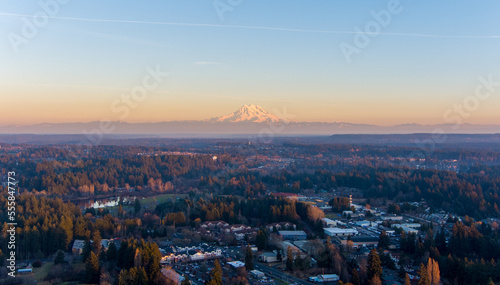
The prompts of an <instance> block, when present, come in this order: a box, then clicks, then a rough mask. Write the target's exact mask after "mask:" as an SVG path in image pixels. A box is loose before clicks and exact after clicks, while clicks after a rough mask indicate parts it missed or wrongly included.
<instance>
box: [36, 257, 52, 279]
mask: <svg viewBox="0 0 500 285" xmlns="http://www.w3.org/2000/svg"><path fill="white" fill-rule="evenodd" d="M53 265H54V262H46V263H44V264H42V267H40V268H33V280H37V283H41V282H42V281H43V279H45V277H47V274H49V270H50V268H51V267H52V266H53Z"/></svg>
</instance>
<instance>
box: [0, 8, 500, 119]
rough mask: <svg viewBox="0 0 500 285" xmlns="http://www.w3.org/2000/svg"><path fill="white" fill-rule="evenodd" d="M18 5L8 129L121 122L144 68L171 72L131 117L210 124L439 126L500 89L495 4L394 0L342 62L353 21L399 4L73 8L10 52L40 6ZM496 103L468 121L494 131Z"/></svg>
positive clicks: (0, 55) (4, 43) (8, 22)
mask: <svg viewBox="0 0 500 285" xmlns="http://www.w3.org/2000/svg"><path fill="white" fill-rule="evenodd" d="M52 1H55V0H52ZM19 2H20V1H11V0H9V1H5V0H0V62H2V64H1V65H0V86H1V88H2V92H1V94H2V101H4V102H5V104H2V107H1V108H2V109H1V110H0V111H1V112H0V113H1V114H0V122H3V123H5V124H11V123H18V124H27V123H33V122H63V121H67V122H76V121H94V120H101V119H112V120H114V119H117V116H116V114H115V113H113V112H112V111H111V108H110V106H111V104H112V102H113V101H114V100H116V99H117V98H120V96H121V94H124V93H125V94H127V92H128V93H130V90H131V89H132V88H134V86H136V85H137V84H140V83H141V80H142V79H143V77H144V76H145V74H146V73H147V72H146V67H148V66H151V67H155V66H160V68H161V70H163V71H166V72H168V73H169V76H168V78H166V79H165V80H164V81H162V82H161V84H159V86H158V87H157V88H155V89H154V90H150V91H149V92H148V94H147V98H146V100H144V101H142V102H140V103H138V104H137V106H134V108H133V109H132V110H131V112H130V115H129V116H127V117H126V118H125V120H126V121H130V122H147V121H169V120H184V119H206V118H210V117H215V116H219V115H221V114H225V113H229V112H232V111H234V110H235V109H237V108H238V107H239V106H241V105H243V104H258V105H261V106H262V107H264V108H265V109H268V110H273V109H277V110H283V109H285V108H286V110H287V112H288V113H292V114H294V115H295V118H294V120H299V121H330V122H331V121H348V122H354V123H377V124H382V125H390V124H399V123H410V122H415V123H443V113H445V112H446V110H447V109H449V108H452V106H453V105H454V104H458V103H461V102H462V101H463V100H464V98H467V96H471V95H473V94H474V90H475V88H476V87H477V85H478V84H479V83H478V77H480V76H483V77H487V76H490V75H491V76H493V78H497V79H498V81H500V72H499V71H500V70H499V66H500V23H499V21H500V20H499V17H498V12H499V11H500V2H498V1H481V2H480V4H481V5H478V4H479V2H478V1H439V2H436V1H404V0H401V1H396V2H399V6H398V7H400V9H402V10H401V12H400V13H398V14H392V15H391V20H390V21H389V23H388V25H387V26H385V27H381V29H380V33H379V34H378V35H375V36H373V37H370V42H369V44H368V45H367V46H366V47H363V48H361V49H360V53H359V54H354V55H353V56H352V57H351V61H350V62H348V61H347V60H346V58H345V56H344V54H343V52H342V50H341V48H340V45H341V43H347V44H350V45H353V44H354V37H355V36H356V34H355V33H354V32H355V27H359V28H360V29H361V30H364V29H365V26H366V25H367V23H370V21H374V17H373V15H372V11H375V12H379V11H381V10H387V9H388V8H387V7H388V5H389V3H395V2H391V1H373V0H371V1H369V0H366V1H317V3H311V1H305V0H303V1H290V0H287V1H284V0H282V1H264V0H252V1H250V0H242V1H240V2H241V3H239V5H236V6H234V7H232V10H231V11H227V12H225V13H224V17H223V19H222V18H221V17H219V14H218V13H217V11H216V9H215V8H214V2H213V1H186V0H178V1H148V2H147V5H146V4H145V3H144V1H95V0H86V1H75V0H73V1H67V2H68V3H66V4H60V5H58V11H57V13H55V14H54V15H53V16H54V17H51V18H49V19H48V22H47V24H46V25H45V26H43V27H40V28H39V29H38V31H37V32H36V33H35V35H34V37H33V38H31V39H29V40H28V41H27V42H25V43H23V44H20V45H19V46H18V51H17V52H16V50H15V48H13V45H12V43H11V40H10V39H9V37H12V34H16V35H20V36H22V29H23V26H24V25H25V22H24V21H25V20H27V21H33V17H32V15H35V14H36V13H40V11H43V10H42V8H41V7H40V5H39V4H38V1H22V3H19ZM40 2H43V3H47V2H50V1H49V0H41V1H40ZM235 2H238V1H234V2H230V1H228V0H221V1H220V2H219V3H235ZM226 5H229V4H226ZM23 19H24V20H23ZM416 34H418V35H416ZM499 89H500V88H499ZM493 95H494V96H491V97H490V98H489V99H488V100H487V101H481V104H480V105H479V106H478V108H476V109H474V112H471V116H469V117H468V118H466V121H467V122H470V123H483V124H486V123H489V124H493V123H499V122H500V115H499V114H498V107H499V106H500V91H497V90H495V92H494V93H493Z"/></svg>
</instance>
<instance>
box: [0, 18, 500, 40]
mask: <svg viewBox="0 0 500 285" xmlns="http://www.w3.org/2000/svg"><path fill="white" fill-rule="evenodd" d="M0 15H1V16H10V17H33V15H27V14H15V13H2V12H0ZM50 18H52V19H59V20H67V21H84V22H102V23H125V24H143V25H165V26H182V27H207V28H226V29H247V30H268V31H282V32H298V33H323V34H357V32H355V31H335V30H311V29H295V28H280V27H266V26H240V25H217V24H203V23H178V22H153V21H135V20H113V19H93V18H78V17H50ZM366 34H368V35H369V34H370V33H369V32H368V33H366ZM376 34H377V35H387V36H403V37H421V38H458V39H460V38H462V39H498V38H500V36H495V35H493V36H491V35H490V36H475V35H435V34H421V33H388V32H380V33H376Z"/></svg>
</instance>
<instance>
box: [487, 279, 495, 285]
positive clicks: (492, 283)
mask: <svg viewBox="0 0 500 285" xmlns="http://www.w3.org/2000/svg"><path fill="white" fill-rule="evenodd" d="M488 285H495V282H493V279H491V277H490V278H489V279H488Z"/></svg>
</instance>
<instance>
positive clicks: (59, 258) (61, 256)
mask: <svg viewBox="0 0 500 285" xmlns="http://www.w3.org/2000/svg"><path fill="white" fill-rule="evenodd" d="M65 262H66V260H64V252H63V251H62V250H58V251H57V253H56V258H55V259H54V264H62V263H65Z"/></svg>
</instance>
